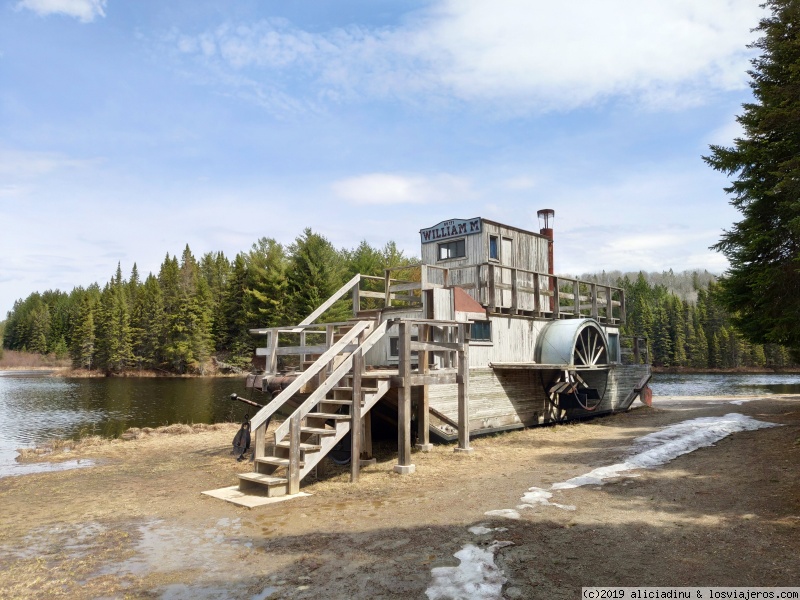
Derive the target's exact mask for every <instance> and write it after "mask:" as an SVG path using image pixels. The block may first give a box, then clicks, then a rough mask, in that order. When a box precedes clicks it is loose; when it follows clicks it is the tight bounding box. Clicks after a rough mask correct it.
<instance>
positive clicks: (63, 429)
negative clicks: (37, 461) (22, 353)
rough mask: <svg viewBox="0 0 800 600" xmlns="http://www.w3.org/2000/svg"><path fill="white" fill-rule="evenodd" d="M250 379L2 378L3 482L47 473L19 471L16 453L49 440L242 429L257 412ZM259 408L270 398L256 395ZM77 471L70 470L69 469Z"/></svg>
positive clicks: (22, 374)
mask: <svg viewBox="0 0 800 600" xmlns="http://www.w3.org/2000/svg"><path fill="white" fill-rule="evenodd" d="M232 393H236V394H239V395H240V396H242V397H245V398H248V397H250V390H246V389H245V386H244V378H243V377H237V378H202V379H201V378H192V379H188V378H187V379H181V378H133V377H132V378H128V377H125V378H123V377H112V378H106V377H100V378H92V379H75V378H64V377H49V376H47V374H45V373H42V372H36V371H27V372H26V371H0V477H3V476H5V475H10V474H23V473H28V472H35V471H37V470H41V469H42V467H43V465H19V464H17V463H16V462H15V461H14V458H15V457H16V455H17V452H16V449H17V448H22V447H26V446H34V445H36V444H40V443H42V442H45V441H47V440H51V439H63V438H73V439H77V438H79V437H82V436H87V435H101V436H104V437H118V436H119V435H120V434H121V433H123V432H124V431H125V430H126V429H128V428H130V427H159V426H161V425H169V424H172V423H189V424H191V423H219V422H222V421H241V420H242V419H243V417H244V415H245V414H246V413H247V412H248V410H249V411H250V415H252V414H253V408H252V407H249V406H247V405H245V404H242V403H241V402H232V401H231V400H230V399H229V398H230V395H231V394H232ZM252 398H253V400H255V401H256V402H259V403H262V404H263V403H265V402H266V398H265V397H264V396H261V395H260V394H259V393H258V392H256V395H255V396H253V397H252ZM75 466H82V465H77V464H74V463H69V464H67V465H66V466H65V468H71V467H75Z"/></svg>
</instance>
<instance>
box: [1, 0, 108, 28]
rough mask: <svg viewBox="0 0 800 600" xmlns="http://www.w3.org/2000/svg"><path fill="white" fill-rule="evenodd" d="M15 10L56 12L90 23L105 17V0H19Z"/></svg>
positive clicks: (41, 12)
mask: <svg viewBox="0 0 800 600" xmlns="http://www.w3.org/2000/svg"><path fill="white" fill-rule="evenodd" d="M16 7H17V10H20V9H27V10H30V11H33V12H35V13H36V14H37V15H39V16H42V17H45V16H48V15H53V14H58V15H66V16H68V17H74V18H76V19H78V20H79V21H81V22H82V23H91V22H92V21H94V20H95V18H97V17H105V16H106V12H105V8H106V0H20V1H19V2H18V3H17V5H16Z"/></svg>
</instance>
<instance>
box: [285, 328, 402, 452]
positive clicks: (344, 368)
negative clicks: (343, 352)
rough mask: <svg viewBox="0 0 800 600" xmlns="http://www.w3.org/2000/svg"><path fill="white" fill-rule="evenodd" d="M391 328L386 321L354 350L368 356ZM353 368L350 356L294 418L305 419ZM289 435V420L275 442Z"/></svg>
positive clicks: (304, 403)
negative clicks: (371, 349)
mask: <svg viewBox="0 0 800 600" xmlns="http://www.w3.org/2000/svg"><path fill="white" fill-rule="evenodd" d="M362 322H363V321H362ZM389 326H390V322H389V321H384V322H383V323H381V324H380V325H379V326H378V327H376V328H375V330H374V331H372V333H370V334H369V336H367V339H366V340H364V341H363V342H362V343H361V344H360V345H359V346H358V347H357V348H355V349H354V350H356V349H360V350H361V352H362V354H366V353H367V352H368V351H369V349H370V348H372V347H373V346H374V345H375V344H376V342H377V341H378V340H380V339H381V338H382V337H383V336H384V335H385V334H386V332H387V331H388V329H389ZM323 356H324V355H323ZM322 358H323V357H320V358H319V359H317V362H316V363H315V364H318V363H320V362H321V361H322ZM352 366H353V355H352V354H350V356H348V357H347V358H346V359H344V360H343V361H342V363H341V364H340V365H339V366H338V367H336V369H334V370H333V373H331V374H330V375H328V377H327V378H326V379H325V381H324V382H323V383H322V384H321V385H320V386H319V387H318V388H317V389H316V390H314V391H313V392H312V393H311V395H310V396H309V397H308V398H306V399H305V400H304V401H303V403H302V404H301V405H300V406H298V407H297V408H296V409H295V410H294V412H293V413H292V418H294V417H297V418H299V419H303V418H304V417H305V416H306V415H307V414H308V413H309V412H311V409H313V408H314V407H315V406H316V405H317V404H318V403H319V402H320V400H322V399H323V398H324V397H325V394H327V393H328V392H329V391H330V390H331V388H333V387H334V386H335V385H336V384H337V383H338V382H339V380H340V379H341V378H342V377H344V376H345V375H347V373H348V372H349V371H350V369H351V368H352ZM288 390H289V388H288V387H287V388H286V390H284V392H281V394H280V395H279V396H278V397H280V396H282V395H283V394H284V393H285V392H286V391H288ZM292 393H294V392H292ZM276 400H277V398H276ZM355 401H356V399H355V398H354V399H353V402H355ZM287 433H289V419H287V420H286V421H284V422H283V423H282V424H281V425H280V426H279V427H278V428H277V429H276V430H275V441H276V442H279V441H280V440H282V439H283V438H284V437H285V436H286V434H287Z"/></svg>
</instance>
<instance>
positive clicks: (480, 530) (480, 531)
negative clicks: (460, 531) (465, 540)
mask: <svg viewBox="0 0 800 600" xmlns="http://www.w3.org/2000/svg"><path fill="white" fill-rule="evenodd" d="M467 531H469V532H470V533H471V534H473V535H486V534H487V533H492V532H493V531H494V529H492V528H491V527H485V526H483V525H475V526H474V527H470V528H469V529H468V530H467Z"/></svg>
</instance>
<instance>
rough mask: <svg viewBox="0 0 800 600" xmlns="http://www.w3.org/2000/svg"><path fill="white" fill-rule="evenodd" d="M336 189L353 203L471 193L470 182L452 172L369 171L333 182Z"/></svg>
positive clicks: (409, 200) (407, 201) (443, 197)
mask: <svg viewBox="0 0 800 600" xmlns="http://www.w3.org/2000/svg"><path fill="white" fill-rule="evenodd" d="M331 189H332V190H333V192H334V193H335V194H336V195H337V196H338V197H339V198H341V199H343V200H347V201H348V202H351V203H353V204H379V205H386V204H429V203H433V202H451V201H457V200H459V199H464V198H465V197H467V196H471V194H472V192H471V190H470V185H469V182H468V181H467V180H466V179H464V178H462V177H455V176H453V175H447V174H443V175H437V176H435V177H424V176H406V175H396V174H392V173H370V174H367V175H358V176H356V177H349V178H347V179H341V180H339V181H335V182H334V183H333V184H331Z"/></svg>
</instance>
